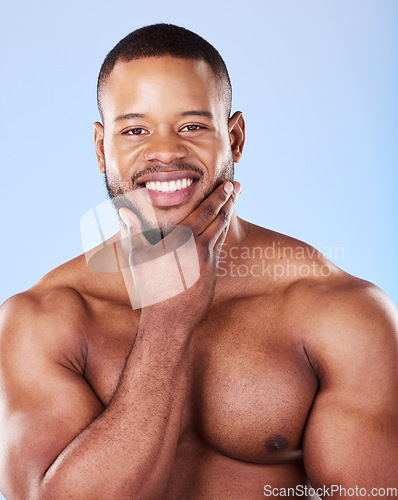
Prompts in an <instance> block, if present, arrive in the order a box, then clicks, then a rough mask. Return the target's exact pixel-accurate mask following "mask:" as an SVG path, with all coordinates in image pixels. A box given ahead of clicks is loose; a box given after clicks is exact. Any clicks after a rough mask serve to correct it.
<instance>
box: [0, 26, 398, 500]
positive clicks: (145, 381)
mask: <svg viewBox="0 0 398 500" xmlns="http://www.w3.org/2000/svg"><path fill="white" fill-rule="evenodd" d="M98 103H99V109H100V113H101V117H102V121H103V123H102V124H100V123H96V124H95V148H96V154H97V160H98V165H99V169H100V171H101V172H102V173H104V174H105V177H106V182H107V187H108V192H109V194H110V196H111V197H112V198H113V200H114V204H115V206H116V208H117V210H118V213H119V216H120V219H121V233H120V235H118V236H117V237H116V238H115V239H112V241H111V244H109V245H107V246H106V247H105V251H102V253H101V252H97V254H96V255H102V256H103V257H100V264H101V265H100V266H99V267H101V266H103V268H104V270H106V266H107V265H108V260H109V259H110V257H109V255H110V254H109V253H107V249H110V248H113V249H114V250H115V254H114V255H116V258H117V264H118V267H117V269H118V271H117V272H99V271H96V270H93V269H92V268H90V267H93V265H92V261H89V265H87V262H86V257H85V256H84V255H83V256H80V257H78V258H76V259H74V260H72V261H70V262H68V263H66V264H64V265H63V266H61V267H60V268H58V269H56V270H54V271H52V272H51V273H49V275H47V276H45V277H44V278H43V279H42V280H41V281H40V282H39V283H38V284H37V285H35V286H34V287H33V288H32V289H30V290H28V291H27V292H25V293H23V294H20V295H17V296H15V297H12V298H11V299H10V300H9V301H7V302H6V303H5V304H4V305H3V306H2V323H1V324H2V336H1V343H0V349H1V360H2V362H1V381H2V382H1V387H2V400H1V405H2V406H1V407H2V411H1V440H0V442H1V466H0V467H1V485H0V489H1V491H2V492H3V493H4V495H5V497H6V498H7V500H11V499H28V498H29V499H30V498H32V499H57V500H58V499H66V498H74V499H101V498H103V499H126V498H137V499H152V498H165V499H180V498H181V499H182V498H186V499H195V498H206V499H216V498H217V499H224V498H225V499H226V498H228V499H231V498H236V499H238V498H239V499H242V498H244V499H254V498H263V497H264V495H265V496H270V495H273V496H278V495H283V491H289V492H290V493H289V494H290V495H292V494H293V493H296V494H297V495H300V493H301V492H303V491H304V492H305V493H307V491H306V490H304V487H305V485H308V482H310V483H311V485H312V486H313V487H314V488H320V489H324V495H325V496H327V495H328V494H330V489H331V488H332V487H334V486H337V487H338V488H339V490H338V491H337V492H336V490H334V491H335V495H337V496H340V497H344V496H350V497H351V498H352V497H360V496H363V495H366V496H367V495H369V496H378V495H379V496H383V493H382V492H383V489H384V490H387V489H388V488H390V489H391V491H393V489H394V488H397V487H398V479H397V478H398V468H397V467H398V466H397V464H398V363H397V360H398V354H397V312H396V310H395V308H394V306H393V305H392V304H391V302H390V301H389V300H388V298H386V297H385V295H384V294H383V293H382V292H381V291H380V290H379V289H377V288H376V287H375V286H373V285H372V284H370V283H367V282H364V281H361V280H359V279H356V278H354V277H352V276H349V275H347V274H346V273H344V272H342V271H341V270H339V269H337V268H336V267H335V266H334V265H332V264H331V263H330V262H328V261H327V260H326V259H325V258H324V257H323V256H322V255H320V254H319V253H318V252H316V251H315V250H314V249H312V248H311V247H309V246H308V245H306V244H304V243H302V242H299V241H297V240H294V239H292V238H289V237H287V236H284V235H281V234H277V233H275V232H272V231H269V230H267V229H263V228H260V227H257V226H254V225H252V224H249V223H248V222H245V221H243V220H241V219H240V218H238V217H237V216H236V214H235V210H234V206H235V202H236V200H237V198H238V196H239V193H240V189H241V188H240V185H239V184H238V183H237V182H233V167H234V163H235V162H238V161H239V160H240V158H241V156H242V150H243V146H244V139H245V127H244V120H243V117H242V113H240V112H236V113H234V114H232V116H230V103H231V87H230V82H229V78H228V73H227V70H226V68H225V65H224V63H223V61H222V59H221V57H220V56H219V54H218V53H217V52H216V50H215V49H214V48H213V47H211V46H210V45H209V44H208V43H207V42H205V41H204V40H203V39H201V38H200V37H198V36H197V35H195V34H193V33H191V32H189V31H187V30H184V29H183V28H178V27H175V26H171V25H154V26H150V27H146V28H142V29H141V30H137V31H135V32H133V33H131V34H130V35H128V36H127V37H126V38H125V39H124V40H122V41H121V42H120V43H119V44H118V45H117V46H116V47H115V48H114V49H113V50H112V51H111V52H110V54H108V56H107V58H106V59H105V61H104V64H103V66H102V68H101V72H100V76H99V81H98ZM121 200H122V201H121ZM151 214H154V217H155V218H156V222H157V224H156V225H154V224H153V217H152V215H151ZM151 217H152V218H151ZM144 229H145V232H144V233H142V231H143V230H144ZM148 229H149V230H152V231H155V232H156V231H158V233H159V234H160V236H162V238H160V237H158V239H157V240H156V238H155V239H154V240H151V237H150V235H149V234H148V233H149V231H147V230H148ZM184 231H188V233H187V236H186V237H185V236H184V234H185V233H184ZM190 235H193V238H194V242H195V252H194V253H193V252H192V247H190V249H188V251H187V252H185V254H182V258H183V259H184V258H185V257H187V256H188V257H189V258H190V263H191V264H192V269H194V268H195V266H197V268H198V269H199V270H200V275H199V276H198V277H196V278H195V279H192V280H191V282H190V284H189V286H188V285H187V283H185V287H184V290H183V291H181V292H180V293H177V294H175V293H174V291H175V289H174V288H173V287H174V285H172V290H171V293H170V294H169V296H168V297H167V298H164V297H163V298H162V297H160V298H158V299H156V290H157V284H158V283H160V282H162V283H164V282H165V280H166V281H167V277H168V275H170V276H171V277H170V283H172V284H173V283H174V282H173V279H174V278H173V276H172V273H171V272H170V270H169V268H168V266H167V264H166V263H168V262H170V260H167V259H166V257H167V255H168V250H169V249H170V248H172V249H173V252H174V251H175V252H176V254H177V253H178V251H177V250H178V249H179V248H180V247H181V246H183V245H182V244H183V243H185V242H186V241H191V240H190V239H189V238H190ZM148 240H151V241H150V242H149V241H148ZM113 243H114V245H113ZM159 249H160V250H159ZM162 249H163V250H162ZM175 249H177V250H175ZM162 251H163V254H162ZM104 252H105V253H104ZM159 252H160V253H159ZM112 255H113V254H112ZM159 255H163V257H164V260H163V261H162V260H161V257H159ZM94 257H95V256H94ZM155 257H159V258H158V259H156V258H155ZM159 259H160V262H163V263H164V265H163V266H159V265H157V267H156V268H155V267H154V266H155V264H154V263H155V260H156V262H159ZM90 262H91V264H90ZM185 264H186V262H185ZM94 267H95V266H94ZM126 269H127V271H128V273H126ZM178 269H179V270H180V271H181V279H185V278H186V277H187V275H185V274H184V273H185V270H186V266H185V267H184V263H182V262H180V265H179V266H178ZM246 270H247V272H246ZM128 276H130V278H131V279H130V280H129V277H128ZM148 291H149V292H148ZM152 292H153V295H151V293H152ZM148 294H149V295H148ZM163 299H164V300H163ZM136 301H138V302H140V304H141V306H142V308H137V307H135V306H134V304H136V303H137V302H136ZM132 305H133V307H132ZM283 488H291V490H283ZM350 488H351V489H352V491H351V489H350ZM318 492H320V490H319V491H318ZM352 492H353V493H352ZM364 492H365V493H364ZM285 494H286V493H285ZM395 494H397V492H396V490H395ZM391 495H392V493H391V494H390V496H391Z"/></svg>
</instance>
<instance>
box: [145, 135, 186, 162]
mask: <svg viewBox="0 0 398 500" xmlns="http://www.w3.org/2000/svg"><path fill="white" fill-rule="evenodd" d="M181 142H182V141H181V137H179V136H178V135H177V134H164V135H156V136H154V137H152V138H151V140H150V141H148V142H147V144H146V149H145V152H144V158H145V160H148V161H149V160H158V161H160V162H162V163H171V162H172V161H173V160H179V159H182V158H186V157H187V156H188V149H187V148H186V146H184V145H183V144H182V143H181Z"/></svg>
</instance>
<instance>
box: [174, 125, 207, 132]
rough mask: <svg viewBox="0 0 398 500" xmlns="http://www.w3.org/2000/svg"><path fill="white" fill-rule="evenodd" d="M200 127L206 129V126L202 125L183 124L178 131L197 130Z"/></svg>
mask: <svg viewBox="0 0 398 500" xmlns="http://www.w3.org/2000/svg"><path fill="white" fill-rule="evenodd" d="M202 129H206V127H203V126H202V125H185V127H183V128H182V129H181V130H180V132H196V131H197V130H202Z"/></svg>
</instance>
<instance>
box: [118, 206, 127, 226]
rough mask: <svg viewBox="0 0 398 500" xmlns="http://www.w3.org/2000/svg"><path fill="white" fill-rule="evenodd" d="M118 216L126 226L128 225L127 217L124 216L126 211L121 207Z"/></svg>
mask: <svg viewBox="0 0 398 500" xmlns="http://www.w3.org/2000/svg"><path fill="white" fill-rule="evenodd" d="M119 217H120V218H121V219H122V221H123V222H124V223H125V224H126V226H127V225H128V218H127V216H126V213H125V211H124V210H123V208H121V209H120V210H119Z"/></svg>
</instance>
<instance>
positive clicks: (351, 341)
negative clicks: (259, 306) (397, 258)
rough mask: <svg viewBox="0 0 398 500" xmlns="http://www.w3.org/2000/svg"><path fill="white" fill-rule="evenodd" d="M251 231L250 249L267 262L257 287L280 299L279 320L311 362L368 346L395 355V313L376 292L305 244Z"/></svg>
mask: <svg viewBox="0 0 398 500" xmlns="http://www.w3.org/2000/svg"><path fill="white" fill-rule="evenodd" d="M250 232H251V234H252V236H251V238H249V240H250V245H251V247H253V248H257V247H259V248H261V249H262V254H261V255H260V254H259V255H260V258H261V259H262V260H263V261H265V262H266V264H265V265H263V270H265V271H267V273H268V274H267V275H266V276H264V274H265V273H263V277H264V278H266V279H264V280H262V285H261V286H262V287H263V288H264V289H266V290H267V291H268V290H270V289H273V290H274V293H275V295H276V296H277V297H279V298H280V302H281V304H282V311H283V318H281V320H282V319H283V321H284V322H285V321H287V322H288V327H289V330H290V329H292V330H293V331H294V334H295V335H297V336H300V338H301V340H302V342H303V344H304V345H305V346H306V348H308V352H311V353H312V358H314V363H316V360H318V359H319V360H321V359H322V360H323V361H326V358H334V357H336V356H338V355H342V354H343V352H346V353H349V354H350V355H351V356H355V355H357V356H358V355H359V353H360V352H361V351H362V352H363V351H364V350H366V349H370V348H371V346H372V349H377V348H378V347H379V348H383V349H384V350H388V349H392V353H396V348H394V345H396V342H397V330H398V312H397V309H396V307H395V306H394V304H393V303H392V301H391V300H390V299H389V297H388V296H387V295H386V294H385V293H384V292H383V291H382V290H381V289H380V288H378V287H377V286H376V285H374V284H372V283H370V282H368V281H364V280H362V279H359V278H356V277H354V276H352V275H350V274H348V273H346V272H344V271H343V270H341V269H339V268H338V267H337V266H336V265H334V264H333V263H332V262H330V260H329V259H327V258H326V257H325V256H324V255H323V254H322V253H321V252H320V251H319V250H318V249H316V248H314V247H312V246H311V245H309V244H307V243H305V242H302V241H299V240H297V239H295V238H291V237H289V236H286V235H283V234H280V233H276V232H273V231H268V230H264V229H262V228H259V227H257V226H251V228H250ZM249 234H250V233H249ZM392 353H391V355H392Z"/></svg>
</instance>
